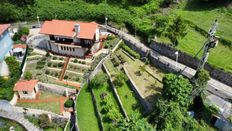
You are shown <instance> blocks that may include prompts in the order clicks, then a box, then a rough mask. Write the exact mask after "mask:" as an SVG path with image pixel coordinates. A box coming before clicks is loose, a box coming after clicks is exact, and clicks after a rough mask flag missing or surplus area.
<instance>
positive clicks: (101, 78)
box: [91, 72, 108, 88]
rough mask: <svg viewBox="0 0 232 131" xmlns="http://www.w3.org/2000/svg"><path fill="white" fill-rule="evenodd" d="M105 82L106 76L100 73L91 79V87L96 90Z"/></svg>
mask: <svg viewBox="0 0 232 131" xmlns="http://www.w3.org/2000/svg"><path fill="white" fill-rule="evenodd" d="M107 80H108V76H107V75H106V74H105V73H103V72H100V73H98V74H97V75H96V76H95V77H94V78H93V79H92V81H91V85H92V86H93V87H95V88H98V87H99V86H102V85H104V84H105V83H106V82H107Z"/></svg>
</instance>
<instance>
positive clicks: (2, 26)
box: [0, 24, 10, 35]
mask: <svg viewBox="0 0 232 131" xmlns="http://www.w3.org/2000/svg"><path fill="white" fill-rule="evenodd" d="M9 27H10V24H0V35H2V33H3V32H4V31H6V30H7V29H8V28H9Z"/></svg>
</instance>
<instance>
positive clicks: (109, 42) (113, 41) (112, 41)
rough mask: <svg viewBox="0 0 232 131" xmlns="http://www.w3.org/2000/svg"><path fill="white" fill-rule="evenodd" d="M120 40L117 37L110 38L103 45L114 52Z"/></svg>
mask: <svg viewBox="0 0 232 131" xmlns="http://www.w3.org/2000/svg"><path fill="white" fill-rule="evenodd" d="M119 40H120V38H118V37H116V36H108V37H107V39H106V40H105V41H104V43H103V45H104V48H106V49H111V50H112V49H113V48H114V47H115V46H116V44H117V43H118V41H119Z"/></svg>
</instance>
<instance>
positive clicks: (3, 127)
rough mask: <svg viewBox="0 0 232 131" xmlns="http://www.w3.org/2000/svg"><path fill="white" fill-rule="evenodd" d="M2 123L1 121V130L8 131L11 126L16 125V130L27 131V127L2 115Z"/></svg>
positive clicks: (0, 119)
mask: <svg viewBox="0 0 232 131" xmlns="http://www.w3.org/2000/svg"><path fill="white" fill-rule="evenodd" d="M0 123H1V124H0V125H1V126H0V130H1V131H4V130H5V131H8V130H9V128H10V127H11V126H13V127H14V129H15V131H26V129H25V128H24V127H23V126H21V125H20V124H19V123H17V122H15V121H12V120H9V119H5V118H2V117H0Z"/></svg>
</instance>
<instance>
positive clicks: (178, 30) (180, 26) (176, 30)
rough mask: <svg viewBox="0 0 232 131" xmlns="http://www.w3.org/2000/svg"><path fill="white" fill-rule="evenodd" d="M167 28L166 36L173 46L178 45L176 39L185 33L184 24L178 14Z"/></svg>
mask: <svg viewBox="0 0 232 131" xmlns="http://www.w3.org/2000/svg"><path fill="white" fill-rule="evenodd" d="M167 30H168V34H167V36H168V37H169V39H170V40H171V42H172V43H173V45H175V46H176V45H178V39H180V38H183V37H184V36H185V35H186V34H187V33H186V24H185V23H184V21H183V20H182V18H181V17H180V16H178V17H177V18H176V19H174V21H173V24H172V25H170V26H169V28H168V29H167Z"/></svg>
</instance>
